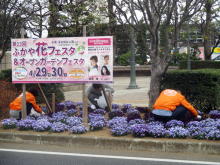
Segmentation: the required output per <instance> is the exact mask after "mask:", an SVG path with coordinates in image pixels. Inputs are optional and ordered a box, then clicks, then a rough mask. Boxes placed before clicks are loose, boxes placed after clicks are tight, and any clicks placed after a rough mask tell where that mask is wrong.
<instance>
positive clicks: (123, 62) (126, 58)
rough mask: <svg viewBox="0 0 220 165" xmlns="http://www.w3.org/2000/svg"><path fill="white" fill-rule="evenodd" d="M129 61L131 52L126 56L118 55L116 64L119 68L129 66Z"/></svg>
mask: <svg viewBox="0 0 220 165" xmlns="http://www.w3.org/2000/svg"><path fill="white" fill-rule="evenodd" d="M130 60H131V52H128V53H126V54H122V55H120V57H119V59H118V63H119V65H121V66H126V65H130Z"/></svg>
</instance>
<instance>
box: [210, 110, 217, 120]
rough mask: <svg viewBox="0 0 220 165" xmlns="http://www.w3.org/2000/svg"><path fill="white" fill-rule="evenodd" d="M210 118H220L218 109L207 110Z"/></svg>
mask: <svg viewBox="0 0 220 165" xmlns="http://www.w3.org/2000/svg"><path fill="white" fill-rule="evenodd" d="M209 115H210V118H211V119H220V111H219V110H212V111H210V112H209Z"/></svg>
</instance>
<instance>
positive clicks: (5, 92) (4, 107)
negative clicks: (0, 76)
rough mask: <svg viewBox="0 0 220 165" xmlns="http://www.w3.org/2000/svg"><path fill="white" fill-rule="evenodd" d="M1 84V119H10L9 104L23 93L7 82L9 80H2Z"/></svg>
mask: <svg viewBox="0 0 220 165" xmlns="http://www.w3.org/2000/svg"><path fill="white" fill-rule="evenodd" d="M0 84H1V85H0V100H1V104H0V118H9V109H10V108H9V104H10V103H11V102H12V101H14V99H15V98H17V97H18V96H19V95H20V94H21V91H18V90H17V88H16V87H15V86H14V84H12V83H10V82H7V79H5V80H0Z"/></svg>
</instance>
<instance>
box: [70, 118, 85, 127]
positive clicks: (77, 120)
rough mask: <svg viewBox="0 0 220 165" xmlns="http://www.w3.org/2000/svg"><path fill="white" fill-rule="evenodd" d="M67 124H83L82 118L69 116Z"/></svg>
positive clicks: (71, 125)
mask: <svg viewBox="0 0 220 165" xmlns="http://www.w3.org/2000/svg"><path fill="white" fill-rule="evenodd" d="M66 124H67V125H69V126H70V127H73V126H78V125H80V124H82V118H80V117H69V118H67V119H66Z"/></svg>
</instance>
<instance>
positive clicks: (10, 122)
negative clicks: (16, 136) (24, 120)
mask: <svg viewBox="0 0 220 165" xmlns="http://www.w3.org/2000/svg"><path fill="white" fill-rule="evenodd" d="M17 122H18V121H17V120H16V119H12V118H10V119H3V120H2V122H1V123H2V125H3V128H4V129H14V128H16V124H17Z"/></svg>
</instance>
